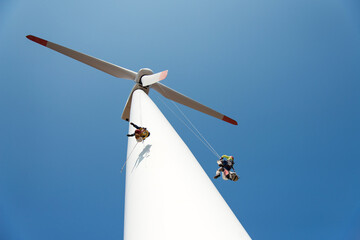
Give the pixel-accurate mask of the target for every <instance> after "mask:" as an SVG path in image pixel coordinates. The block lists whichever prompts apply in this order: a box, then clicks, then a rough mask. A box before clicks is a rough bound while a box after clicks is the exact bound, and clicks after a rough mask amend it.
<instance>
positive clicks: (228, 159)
mask: <svg viewBox="0 0 360 240" xmlns="http://www.w3.org/2000/svg"><path fill="white" fill-rule="evenodd" d="M217 164H218V165H219V169H218V170H217V171H216V175H215V176H214V178H215V179H216V178H218V177H220V174H221V172H222V173H223V179H224V180H231V181H237V180H238V179H239V177H238V176H237V174H236V173H235V169H234V164H235V163H234V157H233V156H227V155H222V156H221V158H220V159H219V160H218V161H217ZM231 169H233V170H234V171H233V172H232V171H231Z"/></svg>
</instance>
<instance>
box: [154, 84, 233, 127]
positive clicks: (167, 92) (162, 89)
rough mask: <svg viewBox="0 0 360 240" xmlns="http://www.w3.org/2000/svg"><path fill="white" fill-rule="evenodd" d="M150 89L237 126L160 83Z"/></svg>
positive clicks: (230, 120)
mask: <svg viewBox="0 0 360 240" xmlns="http://www.w3.org/2000/svg"><path fill="white" fill-rule="evenodd" d="M151 88H153V89H155V90H156V91H158V92H159V93H160V94H161V95H163V96H164V97H166V98H168V99H170V100H173V101H175V102H177V103H180V104H182V105H185V106H187V107H189V108H192V109H195V110H198V111H200V112H202V113H205V114H207V115H210V116H213V117H215V118H218V119H220V120H223V121H225V122H228V123H231V124H234V125H238V123H237V122H236V121H235V120H234V119H231V118H229V117H227V116H225V115H224V114H221V113H219V112H217V111H215V110H213V109H211V108H209V107H207V106H205V105H202V104H201V103H199V102H197V101H195V100H193V99H191V98H189V97H187V96H185V95H182V94H181V93H179V92H177V91H175V90H173V89H171V88H169V87H167V86H165V85H164V84H161V83H154V84H153V85H151Z"/></svg>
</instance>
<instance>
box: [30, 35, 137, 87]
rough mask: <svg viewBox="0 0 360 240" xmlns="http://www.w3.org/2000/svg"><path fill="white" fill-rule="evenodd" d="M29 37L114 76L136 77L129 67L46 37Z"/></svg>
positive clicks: (131, 78) (132, 78) (130, 78)
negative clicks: (67, 46)
mask: <svg viewBox="0 0 360 240" xmlns="http://www.w3.org/2000/svg"><path fill="white" fill-rule="evenodd" d="M26 37H27V38H28V39H30V40H31V41H33V42H36V43H38V44H40V45H43V46H45V47H48V48H50V49H52V50H55V51H57V52H59V53H62V54H64V55H66V56H68V57H71V58H73V59H75V60H78V61H80V62H82V63H85V64H87V65H90V66H92V67H94V68H96V69H98V70H100V71H103V72H106V73H108V74H110V75H112V76H114V77H118V78H124V79H129V80H135V77H136V72H134V71H131V70H129V69H126V68H123V67H119V66H117V65H115V64H112V63H109V62H106V61H103V60H101V59H98V58H95V57H91V56H89V55H86V54H83V53H80V52H77V51H74V50H72V49H69V48H66V47H63V46H60V45H58V44H56V43H52V42H49V41H46V40H44V39H41V38H38V37H35V36H33V35H27V36H26Z"/></svg>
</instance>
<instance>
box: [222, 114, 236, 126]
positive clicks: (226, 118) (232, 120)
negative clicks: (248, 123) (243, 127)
mask: <svg viewBox="0 0 360 240" xmlns="http://www.w3.org/2000/svg"><path fill="white" fill-rule="evenodd" d="M222 120H223V121H225V122H228V123H231V124H233V125H238V123H237V122H236V121H235V120H234V119H231V118H229V117H227V116H224V117H223V119H222Z"/></svg>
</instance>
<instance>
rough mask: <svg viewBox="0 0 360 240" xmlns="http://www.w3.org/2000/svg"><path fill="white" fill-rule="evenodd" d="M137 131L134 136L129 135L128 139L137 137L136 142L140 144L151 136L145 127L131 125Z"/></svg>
mask: <svg viewBox="0 0 360 240" xmlns="http://www.w3.org/2000/svg"><path fill="white" fill-rule="evenodd" d="M130 124H131V125H132V126H133V127H134V128H136V129H135V132H134V133H133V134H127V136H128V137H133V136H135V139H136V141H138V142H142V141H144V140H145V139H146V138H148V137H149V136H150V132H149V131H148V130H147V129H146V128H144V127H139V126H137V125H136V124H134V123H132V122H131V123H130Z"/></svg>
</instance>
